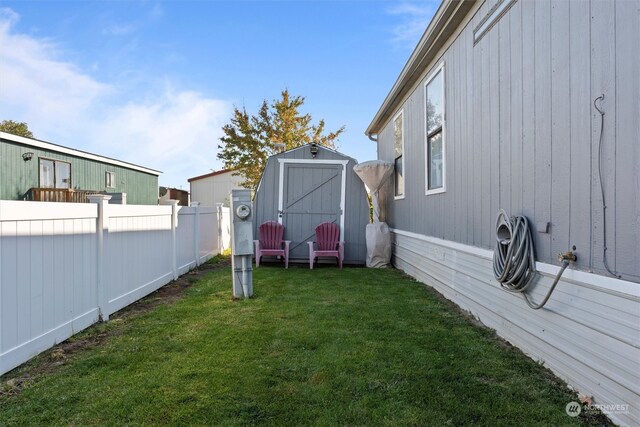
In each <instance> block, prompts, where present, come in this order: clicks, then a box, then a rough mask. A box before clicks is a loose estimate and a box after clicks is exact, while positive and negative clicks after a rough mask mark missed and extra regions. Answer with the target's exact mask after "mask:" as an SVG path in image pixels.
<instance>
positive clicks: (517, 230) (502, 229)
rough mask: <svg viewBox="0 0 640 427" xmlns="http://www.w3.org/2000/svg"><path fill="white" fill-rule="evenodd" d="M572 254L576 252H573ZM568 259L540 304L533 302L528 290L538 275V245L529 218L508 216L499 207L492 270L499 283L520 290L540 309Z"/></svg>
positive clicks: (512, 290) (531, 304)
mask: <svg viewBox="0 0 640 427" xmlns="http://www.w3.org/2000/svg"><path fill="white" fill-rule="evenodd" d="M571 256H574V255H573V253H571ZM568 265H569V260H568V259H566V258H563V259H562V267H561V268H560V271H559V272H558V274H557V275H556V278H555V280H554V282H553V284H552V285H551V288H550V289H549V292H548V293H547V295H546V296H545V297H544V299H543V300H542V302H541V303H540V304H534V303H532V302H531V301H530V300H529V297H527V294H526V293H525V292H526V290H527V288H528V287H529V286H530V285H531V283H532V281H533V278H534V277H535V275H536V260H535V249H534V247H533V238H532V237H531V230H530V229H529V221H528V220H527V218H526V217H524V216H515V217H509V215H507V213H506V212H505V211H504V209H500V212H499V213H498V218H497V219H496V248H495V250H494V252H493V274H494V276H495V278H496V280H497V281H498V282H499V283H500V286H502V288H503V289H504V290H507V291H509V292H517V293H521V294H522V296H523V298H524V300H525V301H526V302H527V305H528V306H529V307H531V308H532V309H534V310H538V309H540V308H542V307H544V305H545V304H546V303H547V301H548V300H549V297H550V296H551V294H552V293H553V290H554V289H555V287H556V285H557V284H558V281H559V280H560V277H561V276H562V273H564V270H565V269H566V268H567V266H568Z"/></svg>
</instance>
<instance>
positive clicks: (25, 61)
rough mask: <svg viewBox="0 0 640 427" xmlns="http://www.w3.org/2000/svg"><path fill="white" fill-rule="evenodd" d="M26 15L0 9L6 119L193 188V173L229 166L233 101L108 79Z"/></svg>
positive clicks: (0, 105)
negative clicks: (224, 152)
mask: <svg viewBox="0 0 640 427" xmlns="http://www.w3.org/2000/svg"><path fill="white" fill-rule="evenodd" d="M18 19H19V17H18V15H17V14H15V12H13V11H11V10H10V9H3V10H0V46H3V48H2V49H0V75H1V76H2V78H0V119H12V120H18V121H24V122H27V123H28V124H29V127H30V129H31V130H32V131H33V132H34V135H35V136H36V137H38V138H41V139H44V140H47V141H50V142H53V143H57V144H61V145H65V146H70V147H73V148H78V149H81V150H86V151H91V152H95V153H97V154H101V155H105V156H108V157H114V158H118V159H120V160H124V161H128V162H132V163H136V164H140V165H143V166H146V167H150V168H152V169H158V170H161V171H163V172H164V174H163V175H161V176H160V182H161V183H162V184H164V185H170V186H181V185H182V186H183V187H184V188H188V187H187V182H186V179H187V178H189V177H191V176H196V175H199V174H202V173H206V172H207V171H208V170H209V169H210V168H213V167H216V168H218V167H220V166H221V165H220V162H219V161H218V160H217V159H216V152H217V142H218V138H219V137H220V136H221V127H222V126H223V125H224V123H226V121H227V120H228V118H229V117H230V114H231V109H232V107H231V104H230V103H228V102H226V101H223V100H217V99H211V98H207V97H206V96H204V95H202V94H200V93H197V92H192V91H185V90H180V89H175V88H173V87H171V85H169V84H167V83H163V84H162V85H161V87H160V88H158V87H157V86H158V85H156V84H154V83H153V82H150V83H149V84H148V86H146V88H145V89H143V90H144V91H145V92H144V93H140V92H135V93H134V92H131V90H130V87H124V86H122V85H123V84H125V85H126V82H125V83H116V84H114V83H105V82H100V81H98V80H97V79H95V78H94V77H92V76H91V74H90V72H87V71H82V70H80V69H79V67H77V66H76V65H74V64H73V63H70V62H68V61H65V60H64V59H63V58H62V57H61V55H60V54H58V53H57V52H58V51H59V47H58V46H57V45H56V43H55V42H53V41H50V40H46V39H37V38H34V37H32V36H29V35H24V34H16V33H15V32H14V31H13V26H14V25H15V23H16V22H17V20H18ZM91 68H92V69H93V68H94V67H91ZM147 94H153V95H152V96H147ZM158 94H159V95H158Z"/></svg>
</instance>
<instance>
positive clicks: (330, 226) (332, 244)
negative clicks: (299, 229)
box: [307, 222, 344, 270]
mask: <svg viewBox="0 0 640 427" xmlns="http://www.w3.org/2000/svg"><path fill="white" fill-rule="evenodd" d="M313 243H314V242H307V244H308V245H309V268H310V269H312V270H313V262H314V261H315V259H316V258H317V257H319V256H334V257H336V258H338V266H339V267H340V268H342V260H343V259H344V242H341V241H340V227H339V226H338V224H335V223H333V222H323V223H322V224H320V225H318V226H317V227H316V246H317V247H318V249H314V246H313Z"/></svg>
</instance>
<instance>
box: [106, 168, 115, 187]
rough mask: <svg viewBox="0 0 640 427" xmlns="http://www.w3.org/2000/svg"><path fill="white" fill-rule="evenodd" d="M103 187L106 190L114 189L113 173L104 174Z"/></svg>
mask: <svg viewBox="0 0 640 427" xmlns="http://www.w3.org/2000/svg"><path fill="white" fill-rule="evenodd" d="M104 186H105V187H107V188H116V174H115V173H113V172H105V174H104Z"/></svg>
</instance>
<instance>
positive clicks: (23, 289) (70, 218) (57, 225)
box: [0, 201, 229, 375]
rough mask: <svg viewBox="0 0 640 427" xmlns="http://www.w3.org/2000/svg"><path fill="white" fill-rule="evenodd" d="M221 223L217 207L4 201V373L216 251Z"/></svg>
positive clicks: (0, 262)
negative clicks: (100, 214) (101, 212)
mask: <svg viewBox="0 0 640 427" xmlns="http://www.w3.org/2000/svg"><path fill="white" fill-rule="evenodd" d="M99 206H102V209H103V214H102V216H100V217H99V212H100V208H99ZM174 210H175V211H174ZM226 211H227V212H226V218H227V221H228V218H229V216H228V208H227V209H226ZM174 212H175V218H177V221H175V222H174ZM223 217H224V215H223ZM218 220H219V215H218V211H217V209H215V208H202V207H198V208H196V207H182V208H178V207H177V206H175V207H174V206H137V205H109V204H107V203H104V204H96V203H82V204H81V203H53V202H52V203H43V202H29V201H0V375H1V374H4V373H5V372H8V371H9V370H11V369H13V368H15V367H16V366H18V365H20V364H21V363H24V362H25V361H27V360H29V359H30V358H31V357H33V356H35V355H37V354H38V353H40V352H41V351H43V350H46V349H47V348H50V347H52V346H53V345H55V344H57V343H59V342H61V341H64V340H65V339H67V338H68V337H70V336H71V335H73V334H74V333H76V332H78V331H80V330H82V329H84V328H86V327H88V326H89V325H91V324H93V323H95V322H96V321H98V320H99V317H100V315H102V316H103V318H105V319H106V318H108V316H109V314H111V313H113V312H115V311H117V310H119V309H121V308H123V307H125V306H127V305H128V304H130V303H132V302H134V301H136V300H138V299H139V298H142V297H143V296H145V295H147V294H149V293H151V292H153V291H155V290H156V289H158V288H159V287H161V286H162V285H164V284H166V283H168V282H170V281H171V280H172V279H173V278H174V275H175V274H177V272H178V270H179V271H180V272H181V273H184V272H186V271H188V270H189V269H191V268H193V267H194V266H195V265H196V257H199V261H198V263H200V262H205V261H206V260H207V259H208V258H210V257H212V256H214V255H216V254H217V253H218V252H219V250H220V247H219V242H220V241H228V240H225V239H228V237H226V236H228V227H227V226H226V225H225V226H222V227H219V226H218ZM101 224H104V227H102V225H101ZM220 230H222V231H223V232H224V233H226V234H225V236H223V237H222V239H221V240H220V237H219V234H218V232H220ZM101 236H102V237H101ZM226 247H228V244H227V246H226ZM174 256H175V258H174ZM174 268H175V270H176V271H175V272H174ZM101 295H103V296H104V297H102V296H101ZM101 298H102V301H103V302H101V301H99V300H100V299H101ZM100 310H102V312H101V311H100Z"/></svg>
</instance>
